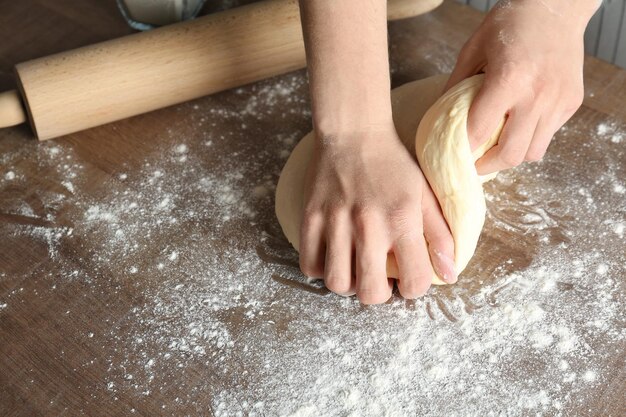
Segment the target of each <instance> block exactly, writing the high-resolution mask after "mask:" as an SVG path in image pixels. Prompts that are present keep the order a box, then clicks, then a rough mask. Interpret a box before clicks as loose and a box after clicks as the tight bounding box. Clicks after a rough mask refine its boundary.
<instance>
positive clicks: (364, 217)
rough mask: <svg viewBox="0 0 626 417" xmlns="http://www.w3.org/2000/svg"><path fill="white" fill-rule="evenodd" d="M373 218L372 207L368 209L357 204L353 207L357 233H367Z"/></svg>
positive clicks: (353, 218)
mask: <svg viewBox="0 0 626 417" xmlns="http://www.w3.org/2000/svg"><path fill="white" fill-rule="evenodd" d="M371 219H372V215H371V209H367V208H365V207H363V206H356V207H354V208H353V209H352V220H353V223H354V228H355V230H356V232H357V234H359V235H363V234H365V232H366V231H367V228H368V226H369V223H370V221H371Z"/></svg>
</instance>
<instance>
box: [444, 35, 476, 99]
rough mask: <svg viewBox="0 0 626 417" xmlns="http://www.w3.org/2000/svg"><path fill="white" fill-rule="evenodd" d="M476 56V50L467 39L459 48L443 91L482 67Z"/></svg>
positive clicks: (474, 73)
mask: <svg viewBox="0 0 626 417" xmlns="http://www.w3.org/2000/svg"><path fill="white" fill-rule="evenodd" d="M478 57H479V55H478V51H476V49H475V47H474V46H473V43H472V42H471V40H470V41H468V42H467V43H466V44H465V45H464V46H463V49H461V52H459V56H458V58H457V60H456V64H455V65H454V70H452V73H451V74H450V78H448V81H447V82H446V86H445V88H444V90H443V91H444V92H446V91H448V90H449V89H451V88H452V87H454V86H455V85H457V84H458V83H460V82H461V81H463V80H464V79H466V78H469V77H471V76H472V75H476V74H478V73H479V72H480V71H481V69H482V65H481V64H480V62H481V61H480V59H479V58H478Z"/></svg>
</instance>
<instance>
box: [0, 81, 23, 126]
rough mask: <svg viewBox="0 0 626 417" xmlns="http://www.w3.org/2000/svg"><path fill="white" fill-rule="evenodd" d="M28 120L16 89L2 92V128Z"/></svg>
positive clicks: (0, 102) (0, 117)
mask: <svg viewBox="0 0 626 417" xmlns="http://www.w3.org/2000/svg"><path fill="white" fill-rule="evenodd" d="M25 121H26V112H25V111H24V106H23V105H22V100H21V98H20V95H19V94H18V92H17V91H16V90H10V91H5V92H4V93H0V128H3V127H9V126H16V125H19V124H22V123H24V122H25Z"/></svg>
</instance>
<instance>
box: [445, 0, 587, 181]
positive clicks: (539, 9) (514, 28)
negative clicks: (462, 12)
mask: <svg viewBox="0 0 626 417" xmlns="http://www.w3.org/2000/svg"><path fill="white" fill-rule="evenodd" d="M598 6H599V2H598V1H597V0H504V1H501V2H500V3H498V5H496V6H495V7H494V8H493V9H492V10H491V12H489V14H488V15H487V16H486V17H485V20H484V21H483V23H482V24H481V26H480V27H479V28H478V30H477V31H476V32H475V33H474V35H473V36H472V37H471V38H470V39H469V41H468V42H467V43H466V44H465V46H464V47H463V49H462V50H461V53H460V55H459V58H458V61H457V63H456V67H455V69H454V71H453V73H452V75H451V77H450V80H449V81H448V85H447V87H446V90H447V89H448V88H450V87H452V86H453V85H455V84H457V83H458V82H459V81H461V80H463V79H465V78H468V77H470V76H472V75H474V74H477V73H480V72H484V73H485V81H484V84H483V86H482V88H481V90H480V92H479V93H478V95H477V96H476V98H475V100H474V102H473V104H472V106H471V108H470V112H469V118H468V123H467V129H468V134H469V138H470V144H471V147H472V149H475V148H477V147H478V146H479V145H480V144H481V143H483V142H484V141H485V140H487V139H488V137H489V136H490V135H491V133H492V132H493V131H494V130H495V129H496V128H497V126H498V124H499V122H500V120H502V118H503V117H505V116H506V117H507V120H506V123H505V126H504V129H503V131H502V134H501V136H500V139H499V141H498V144H497V145H496V146H494V147H493V148H492V149H491V150H489V151H488V152H487V153H486V154H485V155H484V156H483V157H482V158H480V159H479V160H478V161H477V162H476V169H477V170H478V173H479V174H481V175H484V174H489V173H492V172H495V171H499V170H502V169H506V168H511V167H514V166H517V165H519V164H520V163H522V162H523V161H537V160H539V159H541V158H542V157H543V155H544V154H545V152H546V149H547V148H548V145H549V144H550V141H551V140H552V136H553V135H554V133H555V132H556V131H557V130H558V129H559V128H560V127H561V126H562V125H563V124H564V123H565V122H566V121H567V120H568V119H569V118H570V117H571V116H572V115H573V114H574V112H575V111H576V110H577V109H578V107H580V105H581V103H582V100H583V72H582V67H583V57H584V48H583V34H584V31H585V27H586V25H587V23H588V22H589V19H590V18H591V16H592V15H593V13H594V11H595V10H596V9H597V7H598Z"/></svg>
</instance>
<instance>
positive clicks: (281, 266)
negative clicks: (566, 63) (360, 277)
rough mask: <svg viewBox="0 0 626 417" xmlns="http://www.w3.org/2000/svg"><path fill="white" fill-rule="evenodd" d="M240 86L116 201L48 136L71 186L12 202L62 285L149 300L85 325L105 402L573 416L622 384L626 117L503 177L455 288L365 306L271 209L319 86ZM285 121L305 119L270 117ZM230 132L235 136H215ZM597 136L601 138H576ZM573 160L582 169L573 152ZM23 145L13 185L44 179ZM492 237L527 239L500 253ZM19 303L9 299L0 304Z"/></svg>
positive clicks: (111, 180) (195, 109) (341, 412)
mask: <svg viewBox="0 0 626 417" xmlns="http://www.w3.org/2000/svg"><path fill="white" fill-rule="evenodd" d="M237 96H239V97H240V101H238V102H236V103H235V104H233V105H232V106H230V107H229V106H220V107H216V106H214V105H212V103H211V102H203V101H199V102H198V103H197V104H194V105H189V106H187V107H186V108H185V109H186V110H189V111H190V113H189V114H188V115H187V116H186V117H187V119H186V120H185V123H189V119H190V120H192V121H193V123H194V125H195V126H196V127H195V129H194V130H193V131H192V132H190V133H189V134H188V135H186V136H182V137H181V136H178V135H177V134H174V133H170V134H164V135H163V136H162V137H160V138H158V140H154V142H155V146H162V149H161V148H159V149H158V152H155V155H156V156H155V155H152V156H151V157H149V158H146V160H145V161H144V162H143V163H141V164H139V165H138V166H136V167H135V168H132V169H131V168H129V167H127V166H124V167H120V170H119V172H115V173H113V174H112V175H110V176H109V177H107V178H106V180H104V182H103V183H102V184H101V188H100V189H98V190H97V192H90V193H87V192H86V191H85V189H84V183H83V179H82V176H83V175H84V167H83V166H82V165H81V163H80V162H79V161H78V160H77V159H78V158H77V156H76V155H75V153H74V152H73V150H72V148H71V146H69V145H49V144H42V145H41V146H40V147H38V148H37V152H36V155H37V158H39V163H40V164H41V166H42V167H50V168H51V170H52V172H56V173H57V174H58V175H57V176H56V177H54V176H53V178H51V181H56V183H57V187H56V188H54V189H53V191H48V192H45V193H44V192H42V193H40V194H38V197H37V199H38V200H37V201H39V203H37V201H30V202H29V201H21V202H18V201H8V200H7V201H2V212H5V213H9V214H11V215H12V216H14V217H11V219H13V220H14V224H12V225H10V226H7V227H8V229H7V230H11V233H12V235H11V236H13V238H16V239H17V238H19V237H26V238H28V239H32V240H33V241H34V242H38V244H40V245H42V247H43V248H45V250H47V251H49V258H50V262H51V264H50V265H51V266H53V267H54V268H55V270H56V271H58V273H56V275H54V276H53V277H46V278H42V279H49V280H50V286H51V288H54V291H62V290H63V287H64V285H67V284H68V283H75V282H77V281H78V282H81V283H82V284H83V288H84V289H83V290H84V291H86V292H89V293H90V294H91V293H93V294H97V295H98V296H99V297H100V298H101V299H103V300H115V301H111V303H112V304H111V308H113V307H114V306H119V304H118V300H117V297H122V296H127V294H128V291H131V295H132V297H131V299H130V300H128V301H127V304H125V305H126V306H127V307H128V308H127V309H126V310H125V313H123V314H121V315H118V316H116V317H115V320H111V321H110V322H106V323H104V324H101V323H97V324H98V325H96V323H85V328H84V329H83V332H82V333H81V335H80V337H81V338H82V339H81V340H82V342H83V343H84V344H86V345H87V346H88V345H89V344H97V345H104V346H108V347H110V349H108V350H107V356H106V357H104V358H93V360H91V361H88V362H87V363H85V364H84V369H85V370H86V371H89V369H90V367H92V366H95V365H94V363H95V364H97V363H98V362H99V361H104V362H105V365H106V369H107V372H106V378H104V379H102V380H101V381H99V383H98V384H97V385H96V386H94V387H93V396H94V397H98V396H112V397H113V398H114V399H118V398H129V397H130V398H133V399H135V400H136V403H137V404H141V402H142V401H146V402H152V403H156V404H159V406H160V407H161V408H162V409H163V410H164V411H163V412H164V413H167V414H193V413H199V414H213V415H215V416H381V415H386V416H405V415H433V416H441V415H446V416H496V415H511V416H522V415H575V414H576V413H575V412H572V411H571V410H580V409H581V407H584V405H585V404H586V403H587V402H589V401H590V399H591V395H592V393H594V392H598V390H599V389H600V387H602V386H603V384H607V383H608V382H609V381H608V380H607V376H608V375H614V374H613V373H612V372H614V369H615V368H616V367H617V366H620V364H616V363H614V360H615V358H617V357H619V354H620V352H623V346H624V338H625V336H626V333H625V331H624V329H625V326H624V325H625V321H624V313H625V311H624V294H625V288H624V285H625V284H624V275H625V268H626V259H625V255H624V251H623V248H624V244H625V242H624V228H625V224H626V219H625V218H624V213H626V202H625V193H624V187H625V186H626V184H625V183H624V175H623V171H624V166H623V161H624V158H625V150H624V146H623V141H622V140H621V139H619V140H615V139H614V138H616V137H620V138H621V137H622V135H623V133H624V132H625V128H624V126H620V125H618V124H616V123H614V122H611V121H606V122H603V123H602V124H600V125H598V126H593V127H591V128H589V127H585V126H584V125H583V124H582V122H580V123H576V122H573V123H570V125H568V127H566V128H565V129H564V130H563V131H561V132H560V133H559V135H557V139H556V140H555V144H554V145H553V147H552V148H551V151H550V152H549V153H548V155H547V157H546V160H545V161H543V162H541V163H538V164H533V165H527V166H523V167H520V168H519V169H516V170H514V171H510V172H507V173H503V174H502V175H500V176H499V177H498V178H497V179H496V180H495V181H494V182H492V183H491V184H489V185H488V186H487V187H486V198H487V201H488V208H489V210H488V219H487V227H486V229H485V234H484V236H483V238H482V240H481V244H480V246H479V251H478V253H477V256H476V258H475V260H474V262H473V266H471V267H470V268H469V270H468V273H467V274H465V275H464V276H463V277H462V279H461V281H460V283H459V284H458V285H455V286H452V287H447V288H435V289H432V290H431V291H430V292H429V294H428V295H427V296H426V297H424V298H423V299H420V300H417V301H405V300H402V299H400V298H398V297H396V298H394V299H393V300H392V301H391V302H390V303H389V304H386V305H382V306H376V307H363V306H361V305H359V303H358V302H356V301H355V299H354V298H342V297H338V296H335V295H333V294H330V293H328V292H327V291H325V290H324V288H323V286H322V285H321V284H320V283H319V282H308V281H307V280H306V279H304V278H303V277H302V276H301V274H300V273H299V272H298V270H297V267H296V266H295V265H296V263H297V256H296V255H295V253H294V252H293V250H292V249H290V248H289V246H288V245H287V244H286V242H285V241H284V238H282V237H281V235H280V232H279V230H278V229H277V225H276V220H275V217H274V214H273V198H272V196H273V193H274V189H275V184H276V180H277V177H278V174H279V172H280V168H281V167H282V165H283V164H284V161H285V159H284V158H286V156H288V154H289V152H290V150H291V149H292V148H293V146H295V144H296V141H297V139H298V138H299V137H301V136H302V135H303V134H304V133H305V132H306V131H307V130H308V129H309V125H308V123H309V116H310V114H309V113H308V102H307V101H306V100H304V99H302V97H305V96H306V81H305V79H304V77H303V76H302V75H301V73H298V74H295V75H289V76H286V77H282V78H280V79H277V80H272V81H267V82H264V83H261V84H259V85H255V86H251V87H246V88H243V89H240V90H238V94H237ZM241 108H244V111H243V113H242V112H241V111H240V110H238V109H241ZM281 118H284V119H285V120H287V119H289V120H295V122H291V123H295V124H291V125H289V127H287V128H282V127H281V126H277V125H276V124H275V123H274V122H272V124H271V125H270V124H269V123H268V122H267V120H271V121H275V120H280V119H281ZM181 123H182V122H181ZM217 123H222V124H224V123H226V124H228V126H230V127H231V130H232V131H233V132H235V133H236V135H235V133H233V135H228V134H220V135H213V134H212V133H211V132H212V127H213V126H215V125H216V124H217ZM220 126H221V125H220ZM175 131H176V129H175V128H172V132H175ZM243 132H249V133H247V134H245V135H244V137H245V138H247V139H246V140H245V141H243V140H236V138H237V137H241V135H243V134H244V133H243ZM264 132H270V133H269V134H268V133H264ZM581 132H582V133H584V134H585V135H587V136H588V137H589V141H588V142H586V143H585V144H584V146H582V147H581V149H580V150H578V151H572V149H574V148H566V147H565V145H567V143H568V140H569V137H570V134H572V133H576V134H580V133H581ZM264 134H265V136H263V135H264ZM237 135H239V136H237ZM250 138H254V140H252V139H250ZM248 139H249V140H248ZM607 147H610V150H611V152H606V149H609V148H607ZM567 149H569V150H567ZM562 152H580V156H581V158H580V159H581V161H580V163H578V162H577V163H576V164H575V165H574V166H573V167H566V166H564V165H562V164H563V162H562V159H563V158H562V155H561V153H562ZM4 158H5V160H3V161H2V162H4V164H3V167H4V168H3V169H4V171H3V172H2V173H1V176H0V186H2V187H5V186H8V185H7V184H11V186H15V184H17V185H19V184H20V183H24V182H27V181H28V180H29V178H27V177H26V176H25V174H23V173H22V172H20V170H19V167H18V165H17V162H16V161H18V159H19V158H17V157H16V158H15V159H10V158H8V157H6V156H5V157H4ZM583 159H584V161H583ZM585 163H587V164H589V165H588V166H589V167H591V168H588V170H586V171H585V169H584V168H583V167H584V166H585ZM593 167H598V168H597V169H596V168H593ZM57 170H58V171H57ZM9 172H11V173H13V175H9V177H10V178H8V177H7V175H8V173H9ZM581 172H583V173H584V174H581ZM557 175H558V178H557ZM563 184H565V185H563ZM65 205H71V206H72V209H70V210H68V211H67V213H66V214H65V216H63V218H61V217H60V216H58V215H57V212H58V211H59V207H61V206H65ZM589 213H594V215H593V216H590V215H589ZM68 243H72V245H69V244H68ZM492 245H499V246H503V247H505V248H508V250H502V251H498V255H497V256H496V255H493V256H490V247H492ZM70 247H72V248H78V249H69V248H70ZM70 250H75V251H76V252H75V253H68V252H67V251H70ZM66 255H67V258H68V259H70V258H72V259H76V258H79V259H80V260H81V265H80V266H78V267H77V266H76V265H75V264H73V263H70V262H66V261H65V258H64V256H66ZM0 279H3V278H2V275H0ZM121 288H124V289H125V290H124V291H122V290H121ZM129 288H130V290H129ZM133 291H134V292H133ZM22 294H23V291H20V290H19V288H18V289H16V290H15V291H14V292H13V293H10V294H9V296H8V297H7V298H6V299H0V315H1V314H5V313H6V312H10V310H11V306H12V303H18V302H19V298H20V297H21V296H22ZM68 314H71V313H69V311H68ZM622 366H623V364H622ZM165 398H167V399H168V400H167V401H165V400H164V399H165ZM137 409H139V408H137ZM133 410H135V408H132V409H129V410H128V411H129V412H132V411H133ZM180 410H186V411H185V412H184V413H183V412H182V411H180ZM189 410H192V411H189Z"/></svg>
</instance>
